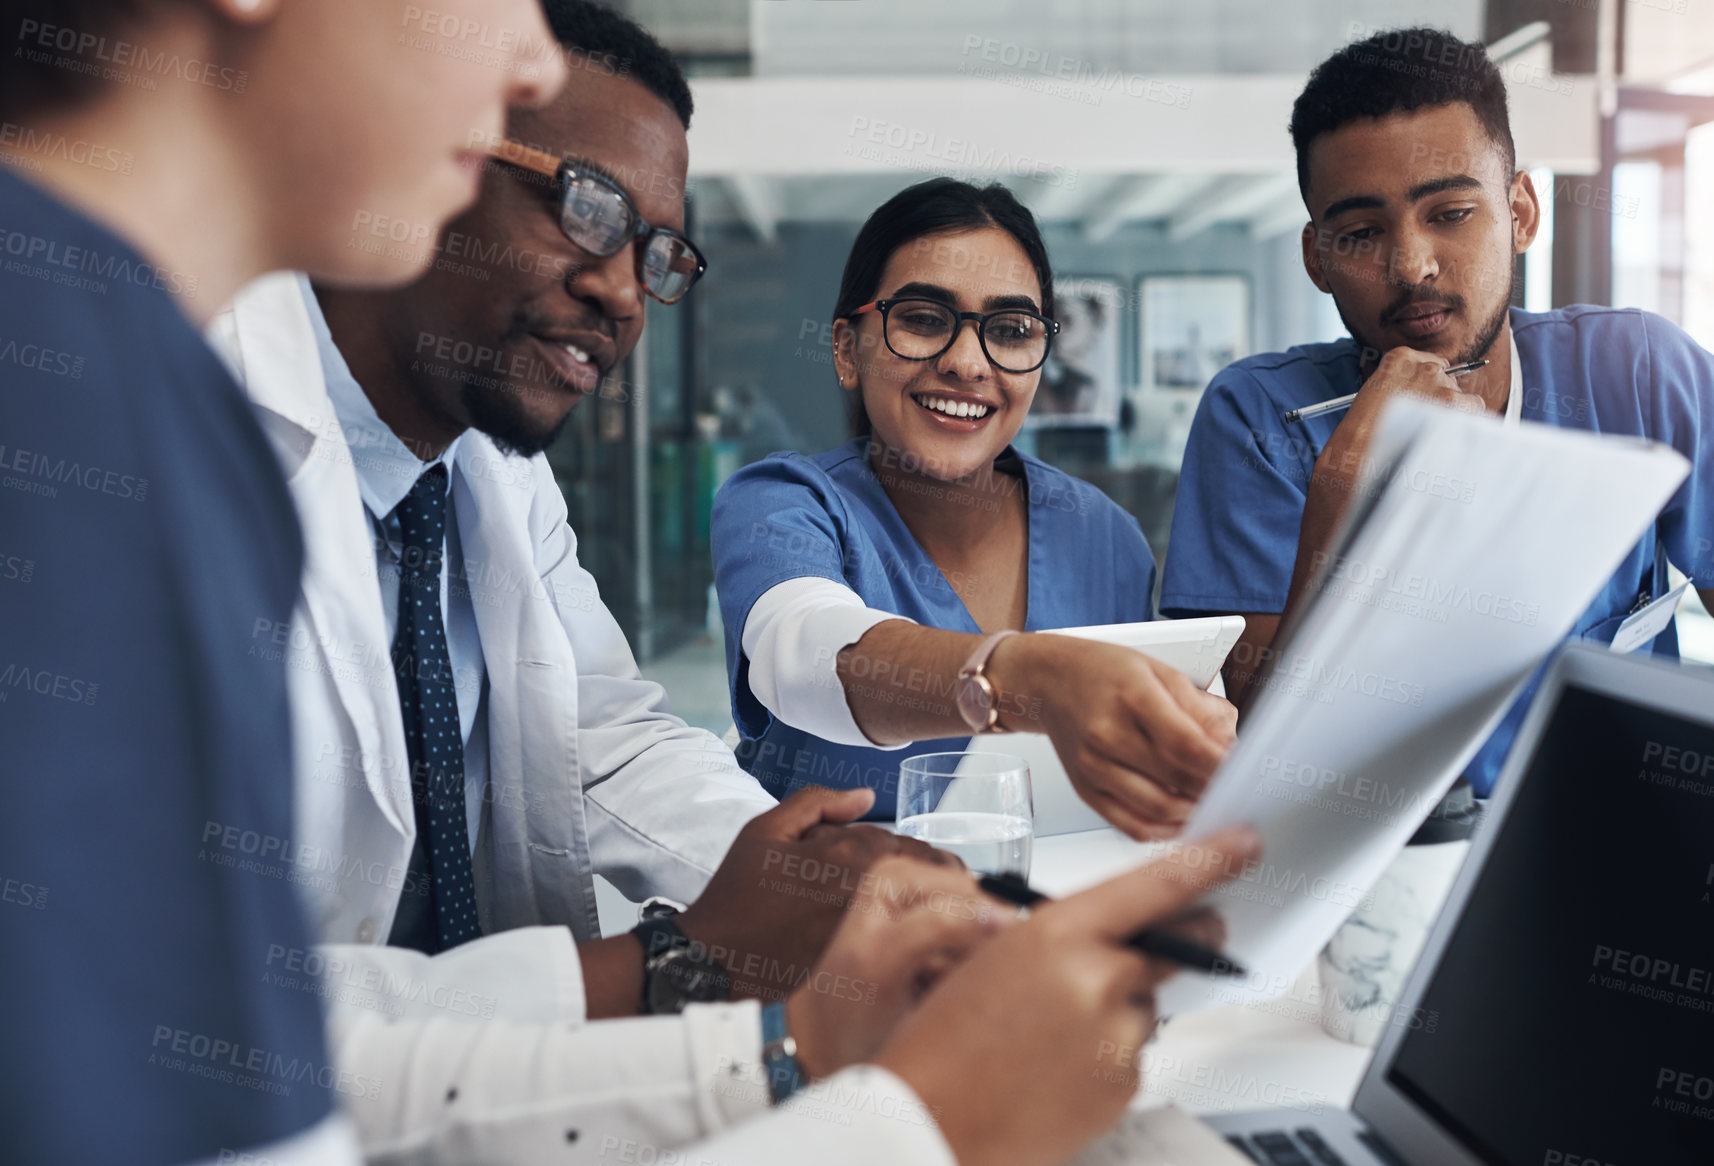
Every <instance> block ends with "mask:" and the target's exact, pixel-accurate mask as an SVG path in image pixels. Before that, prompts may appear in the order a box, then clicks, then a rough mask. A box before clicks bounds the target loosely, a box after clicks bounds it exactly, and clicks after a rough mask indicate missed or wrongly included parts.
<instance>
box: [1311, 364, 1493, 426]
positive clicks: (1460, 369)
mask: <svg viewBox="0 0 1714 1166" xmlns="http://www.w3.org/2000/svg"><path fill="white" fill-rule="evenodd" d="M1487 364H1488V362H1487V361H1486V360H1472V361H1470V362H1469V363H1468V364H1455V365H1453V366H1452V367H1451V368H1448V369H1446V370H1445V373H1446V375H1447V376H1449V377H1461V376H1463V375H1465V374H1466V373H1472V372H1475V371H1476V370H1477V369H1479V368H1484V367H1486V366H1487ZM1356 400H1357V394H1356V393H1347V394H1346V395H1345V396H1343V397H1334V398H1333V399H1332V400H1331V401H1321V402H1319V403H1317V404H1314V405H1305V406H1304V407H1303V408H1301V409H1288V410H1286V415H1285V419H1286V424H1288V425H1295V424H1297V423H1298V422H1301V421H1307V420H1308V419H1309V418H1311V417H1319V416H1321V415H1322V414H1323V413H1332V412H1334V411H1336V410H1339V409H1349V408H1350V407H1351V405H1352V403H1353V402H1354V401H1356Z"/></svg>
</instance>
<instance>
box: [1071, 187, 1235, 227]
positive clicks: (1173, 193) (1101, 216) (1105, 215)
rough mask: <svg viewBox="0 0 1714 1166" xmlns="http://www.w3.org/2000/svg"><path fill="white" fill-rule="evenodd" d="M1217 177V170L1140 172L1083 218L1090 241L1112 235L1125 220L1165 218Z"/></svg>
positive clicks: (1203, 189) (1127, 221) (1126, 221)
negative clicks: (1091, 213)
mask: <svg viewBox="0 0 1714 1166" xmlns="http://www.w3.org/2000/svg"><path fill="white" fill-rule="evenodd" d="M1219 181H1220V176H1219V175H1217V174H1196V173H1174V174H1141V175H1137V176H1136V177H1134V178H1131V179H1129V180H1128V181H1127V182H1125V183H1124V184H1122V185H1121V186H1119V187H1118V188H1117V189H1115V190H1113V191H1112V192H1111V193H1110V194H1109V195H1108V196H1107V198H1106V199H1105V200H1103V201H1104V205H1101V206H1099V208H1098V209H1097V210H1096V211H1095V213H1094V214H1093V215H1091V216H1090V217H1088V218H1086V219H1084V220H1083V234H1084V237H1085V238H1087V239H1088V240H1089V241H1090V242H1091V243H1101V242H1105V241H1106V240H1108V239H1110V238H1112V237H1113V235H1114V234H1116V233H1117V232H1118V230H1119V228H1120V227H1122V226H1124V225H1125V224H1126V223H1134V222H1141V221H1145V220H1148V219H1159V218H1165V217H1166V216H1167V215H1170V214H1172V213H1173V212H1174V211H1176V210H1177V209H1178V208H1179V207H1181V206H1183V205H1184V204H1185V203H1186V202H1188V201H1190V200H1191V199H1192V198H1195V197H1196V196H1197V195H1199V194H1201V193H1202V192H1203V191H1206V190H1207V189H1208V188H1209V187H1211V186H1213V185H1215V184H1216V183H1217V182H1219Z"/></svg>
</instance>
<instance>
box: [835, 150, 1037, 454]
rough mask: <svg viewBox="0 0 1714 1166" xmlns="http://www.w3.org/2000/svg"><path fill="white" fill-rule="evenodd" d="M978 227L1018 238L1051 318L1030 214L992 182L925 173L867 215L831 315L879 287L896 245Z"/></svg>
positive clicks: (861, 415)
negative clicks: (976, 183) (924, 179)
mask: <svg viewBox="0 0 1714 1166" xmlns="http://www.w3.org/2000/svg"><path fill="white" fill-rule="evenodd" d="M983 227H999V228H1000V229H1001V230H1002V231H1005V232H1006V233H1007V234H1009V235H1011V236H1012V238H1014V239H1016V240H1017V241H1018V246H1020V247H1022V248H1023V249H1024V254H1025V255H1027V256H1029V260H1030V265H1031V266H1032V267H1033V268H1035V273H1036V280H1037V282H1038V283H1040V284H1041V310H1042V315H1044V316H1046V317H1047V318H1048V319H1050V320H1051V319H1053V268H1052V267H1051V266H1050V265H1049V264H1048V259H1047V245H1046V244H1044V243H1043V242H1042V238H1041V231H1040V230H1039V229H1038V228H1037V227H1036V220H1035V216H1034V215H1032V214H1030V212H1029V208H1028V207H1026V206H1024V204H1023V203H1021V202H1019V201H1018V200H1017V198H1016V196H1014V195H1013V194H1012V192H1011V191H1009V190H1007V189H1006V188H1005V187H1004V186H1001V185H1000V184H999V183H997V182H996V183H992V184H990V185H988V186H983V187H976V186H972V185H971V184H970V183H968V182H960V181H958V180H957V179H956V178H930V179H929V180H928V181H927V182H919V183H917V184H916V185H915V186H912V187H907V188H906V189H904V190H901V191H899V193H897V194H895V195H894V196H893V197H892V198H889V199H888V200H887V201H886V202H884V203H882V204H881V205H880V207H879V208H877V209H876V211H875V213H874V214H872V215H870V216H869V221H868V222H866V223H864V224H863V229H862V230H860V231H858V232H857V239H856V241H855V242H854V243H852V244H851V254H850V256H848V257H847V258H846V260H845V274H844V275H842V276H841V277H840V279H839V298H838V299H837V300H836V301H834V304H833V318H834V319H835V320H842V319H844V318H846V317H847V316H849V315H850V314H851V313H852V312H854V311H855V310H856V309H858V308H860V307H862V306H863V305H864V304H866V303H868V302H869V301H870V300H872V299H874V298H875V293H876V292H877V291H878V290H879V289H880V286H881V273H882V272H883V271H885V270H886V268H887V262H888V260H890V259H892V257H893V256H894V255H895V254H897V253H898V250H899V248H900V247H903V246H905V245H906V244H907V243H914V242H915V241H916V240H918V239H924V238H927V237H928V236H930V235H946V234H957V233H959V232H963V231H975V230H980V229H982V228H983ZM852 397H853V399H854V400H855V401H856V411H855V413H854V414H853V416H852V419H851V427H852V431H853V432H854V433H855V434H856V435H857V436H859V437H867V436H868V435H869V432H870V427H869V414H868V411H867V410H865V409H864V408H863V394H862V393H861V392H857V393H853V394H852Z"/></svg>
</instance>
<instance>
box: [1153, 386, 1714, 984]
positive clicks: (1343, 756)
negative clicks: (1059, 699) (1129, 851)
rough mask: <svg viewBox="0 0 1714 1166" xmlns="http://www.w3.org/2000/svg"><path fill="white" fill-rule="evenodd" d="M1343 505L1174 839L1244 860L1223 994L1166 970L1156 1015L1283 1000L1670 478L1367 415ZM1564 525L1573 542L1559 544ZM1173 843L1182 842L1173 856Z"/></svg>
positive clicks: (1676, 460)
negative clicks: (1239, 833)
mask: <svg viewBox="0 0 1714 1166" xmlns="http://www.w3.org/2000/svg"><path fill="white" fill-rule="evenodd" d="M1365 471H1366V472H1365V473H1364V474H1363V475H1362V476H1361V477H1360V478H1359V483H1358V487H1357V488H1358V490H1359V491H1360V492H1361V493H1360V496H1359V497H1357V498H1355V499H1353V502H1352V505H1351V506H1350V507H1349V508H1348V510H1347V512H1346V516H1345V518H1344V520H1343V522H1342V524H1341V527H1340V530H1339V533H1338V534H1337V536H1336V537H1335V538H1334V540H1333V543H1332V548H1333V549H1332V551H1331V553H1329V555H1328V556H1327V558H1326V560H1325V561H1324V562H1322V563H1321V564H1320V565H1319V568H1318V573H1317V578H1316V580H1315V584H1314V592H1313V597H1312V598H1311V600H1310V602H1309V603H1308V605H1307V606H1306V607H1305V609H1304V611H1303V613H1302V617H1301V619H1299V620H1298V621H1297V623H1296V626H1295V627H1294V628H1293V629H1291V630H1290V631H1289V633H1288V635H1287V637H1286V638H1285V639H1283V640H1282V641H1279V642H1277V643H1276V645H1275V648H1274V650H1273V659H1272V660H1271V665H1272V668H1271V671H1270V672H1269V674H1268V675H1267V676H1265V677H1264V678H1263V679H1262V680H1261V681H1259V682H1258V683H1259V685H1260V686H1261V688H1262V692H1261V694H1260V696H1259V697H1258V698H1257V700H1256V703H1255V705H1254V706H1253V709H1252V711H1251V715H1250V718H1249V720H1248V721H1247V723H1246V724H1245V726H1244V729H1243V731H1242V732H1241V733H1240V735H1239V738H1238V743H1237V745H1236V746H1235V747H1234V748H1233V750H1232V752H1231V753H1230V754H1228V756H1227V758H1226V760H1225V762H1224V763H1223V764H1222V765H1221V767H1220V769H1219V771H1218V772H1217V773H1216V774H1215V777H1214V779H1213V781H1212V782H1211V783H1210V785H1209V788H1208V790H1207V792H1206V793H1205V794H1204V795H1203V798H1202V801H1201V803H1200V804H1199V805H1198V807H1197V810H1196V812H1195V814H1194V815H1193V816H1192V818H1191V820H1190V822H1189V824H1188V825H1187V827H1186V830H1185V836H1186V837H1189V838H1196V837H1200V836H1202V835H1205V834H1208V833H1210V832H1212V831H1214V830H1217V829H1219V828H1220V827H1222V826H1226V825H1232V824H1237V823H1245V824H1248V825H1251V826H1254V827H1255V828H1256V829H1257V830H1258V831H1260V833H1261V835H1262V837H1263V840H1264V844H1265V845H1264V857H1263V858H1262V860H1261V861H1260V862H1258V863H1256V864H1254V865H1253V867H1252V869H1249V870H1245V871H1242V872H1239V873H1238V877H1237V878H1236V880H1235V881H1234V882H1232V883H1230V884H1229V885H1227V886H1226V887H1224V888H1223V889H1222V890H1221V891H1219V892H1216V893H1215V894H1213V895H1211V896H1210V897H1209V899H1208V900H1207V901H1208V902H1209V903H1210V904H1212V905H1214V906H1216V907H1217V909H1218V910H1219V911H1220V913H1221V914H1222V915H1223V916H1224V917H1225V919H1226V925H1227V940H1226V944H1225V950H1227V951H1228V952H1230V953H1231V955H1232V956H1233V958H1235V959H1237V960H1238V961H1240V962H1241V963H1243V964H1244V965H1246V966H1247V967H1249V968H1251V969H1252V975H1251V977H1250V978H1249V979H1248V980H1246V981H1244V982H1243V983H1240V984H1234V983H1233V982H1232V981H1221V982H1214V981H1210V980H1207V979H1203V978H1200V977H1195V976H1181V977H1179V978H1178V979H1176V980H1174V981H1172V982H1171V983H1169V984H1167V985H1165V986H1164V987H1163V988H1162V991H1161V994H1160V1004H1161V1010H1162V1012H1163V1013H1171V1012H1183V1011H1188V1010H1191V1009H1194V1008H1199V1007H1205V1006H1207V1005H1210V1004H1215V1003H1221V1002H1228V1001H1238V1000H1247V999H1262V998H1266V997H1269V996H1273V995H1277V994H1279V993H1280V992H1282V991H1284V990H1285V989H1286V988H1287V987H1288V986H1289V985H1290V983H1291V981H1292V979H1293V978H1294V977H1295V976H1296V974H1297V972H1298V971H1299V970H1300V969H1301V968H1302V967H1303V966H1304V965H1305V964H1307V963H1308V962H1309V960H1310V959H1311V958H1312V957H1313V956H1314V954H1315V952H1316V951H1318V950H1319V949H1320V948H1321V947H1322V945H1324V944H1325V943H1326V942H1327V940H1328V938H1329V937H1330V936H1331V935H1332V934H1333V932H1334V931H1335V930H1336V929H1337V928H1338V926H1339V924H1340V921H1341V920H1343V919H1344V917H1345V916H1346V914H1348V913H1349V911H1350V910H1351V909H1352V908H1353V907H1355V906H1356V905H1357V904H1358V903H1359V902H1361V901H1362V899H1363V897H1364V896H1365V895H1366V894H1368V891H1369V888H1370V887H1371V886H1372V884H1373V883H1374V881H1375V879H1376V878H1377V877H1378V876H1379V875H1380V873H1381V871H1382V870H1383V869H1384V868H1385V866H1386V864H1387V863H1388V862H1389V861H1390V860H1391V859H1392V857H1393V856H1394V855H1395V854H1396V853H1397V852H1398V850H1399V849H1400V848H1401V847H1402V846H1403V845H1404V843H1405V840H1406V839H1407V838H1409V837H1410V835H1411V833H1412V832H1413V831H1414V830H1415V829H1416V827H1417V825H1418V824H1419V823H1420V822H1421V821H1422V819H1423V818H1424V817H1425V816H1426V815H1427V814H1428V812H1429V811H1430V810H1431V809H1432V808H1433V807H1434V805H1435V803H1436V802H1437V801H1438V800H1439V798H1440V796H1441V795H1442V794H1443V793H1444V792H1445V790H1446V788H1447V787H1448V786H1449V785H1450V784H1451V782H1452V781H1453V779H1455V778H1456V777H1457V776H1458V774H1459V772H1460V771H1461V770H1462V768H1463V767H1464V766H1465V764H1467V763H1468V762H1469V760H1470V759H1471V757H1472V756H1473V755H1474V754H1475V752H1476V751H1477V749H1478V748H1479V747H1480V746H1481V743H1482V741H1483V740H1484V739H1485V738H1486V737H1487V735H1488V733H1489V732H1490V731H1491V730H1492V729H1493V727H1494V726H1495V725H1496V724H1497V723H1498V721H1499V720H1500V719H1501V717H1502V716H1503V715H1504V714H1505V711H1506V709H1507V708H1508V706H1509V705H1510V703H1511V701H1512V699H1513V697H1514V696H1515V694H1516V693H1517V692H1518V691H1519V690H1520V689H1521V688H1522V686H1523V685H1524V684H1525V682H1526V681H1527V680H1528V679H1529V677H1530V676H1531V675H1532V674H1533V673H1534V672H1535V670H1536V668H1537V667H1538V666H1539V665H1540V663H1541V661H1542V660H1543V659H1544V658H1545V657H1546V656H1547V655H1548V654H1549V653H1550V652H1551V651H1553V649H1554V648H1555V647H1556V646H1557V645H1558V644H1559V642H1560V641H1561V640H1562V639H1564V637H1565V635H1566V634H1567V633H1568V632H1569V631H1570V630H1571V628H1572V626H1573V624H1574V623H1575V621H1576V619H1577V617H1578V615H1579V614H1580V613H1581V612H1583V610H1584V609H1585V608H1586V607H1587V605H1588V604H1589V601H1590V600H1591V598H1592V597H1593V596H1594V595H1595V593H1596V592H1597V591H1598V590H1599V588H1600V587H1601V585H1602V584H1603V583H1604V582H1605V581H1606V579H1607V578H1608V577H1609V576H1610V574H1611V573H1612V571H1613V569H1614V568H1615V567H1616V566H1617V565H1618V563H1619V562H1620V561H1621V559H1622V558H1623V556H1624V554H1625V552H1626V551H1627V550H1629V549H1630V548H1631V547H1632V546H1634V545H1635V544H1636V541H1637V538H1638V537H1639V536H1640V535H1641V534H1642V532H1643V531H1644V530H1645V529H1646V528H1647V527H1648V524H1649V522H1650V520H1651V519H1652V518H1653V517H1654V516H1655V514H1657V513H1658V512H1659V510H1660V508H1661V506H1662V505H1663V504H1664V503H1665V502H1666V501H1667V499H1668V498H1669V497H1670V496H1671V494H1672V492H1673V490H1674V489H1676V488H1677V486H1678V484H1679V483H1680V482H1681V481H1683V479H1684V477H1685V475H1686V474H1687V473H1688V463H1686V462H1685V460H1684V458H1683V457H1681V456H1680V455H1679V454H1678V453H1676V452H1674V451H1673V450H1671V449H1669V448H1667V447H1665V446H1662V445H1657V444H1654V443H1650V442H1645V441H1641V440H1637V439H1633V438H1614V437H1602V436H1598V435H1594V434H1588V433H1582V432H1573V431H1568V430H1560V429H1555V428H1553V427H1550V426H1545V425H1525V426H1522V427H1520V428H1516V429H1513V428H1507V427H1503V426H1500V425H1497V424H1494V423H1493V422H1492V420H1491V419H1489V418H1485V417H1477V416H1471V415H1468V414H1462V413H1458V412H1455V411H1452V410H1448V409H1443V408H1438V407H1435V406H1433V405H1428V404H1425V403H1422V402H1418V401H1413V400H1408V399H1400V400H1397V401H1393V402H1391V403H1389V404H1388V406H1387V409H1386V412H1385V413H1384V414H1383V415H1382V418H1381V421H1380V427H1379V429H1378V431H1377V433H1376V435H1375V439H1374V442H1373V444H1372V446H1371V448H1370V455H1369V459H1368V461H1367V462H1366V464H1365ZM1568 529H1575V530H1576V531H1577V535H1578V537H1577V538H1576V539H1570V540H1568V539H1566V538H1564V537H1563V532H1564V531H1566V530H1568ZM1190 849H1194V844H1193V845H1192V847H1191V848H1190Z"/></svg>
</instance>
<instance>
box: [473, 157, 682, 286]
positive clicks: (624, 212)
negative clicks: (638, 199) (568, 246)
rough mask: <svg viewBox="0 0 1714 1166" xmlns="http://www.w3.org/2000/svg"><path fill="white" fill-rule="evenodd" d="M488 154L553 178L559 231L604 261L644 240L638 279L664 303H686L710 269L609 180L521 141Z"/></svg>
mask: <svg viewBox="0 0 1714 1166" xmlns="http://www.w3.org/2000/svg"><path fill="white" fill-rule="evenodd" d="M488 153H489V154H490V155H492V156H493V157H495V158H498V159H499V160H500V161H502V162H507V163H510V164H511V165H513V166H517V167H518V168H520V169H522V170H528V171H530V172H531V173H534V174H540V175H543V176H545V177H548V178H552V179H553V180H554V181H555V183H556V184H557V185H558V187H559V229H560V230H561V231H564V232H565V237H566V238H567V239H570V240H571V241H572V242H573V243H576V244H577V245H578V246H579V247H581V248H583V250H585V251H587V252H589V253H590V254H591V255H596V256H599V257H600V258H602V259H605V258H607V257H608V256H609V255H617V254H618V253H619V252H620V251H621V250H622V249H623V248H624V246H625V244H627V243H629V242H630V241H631V240H632V239H641V240H642V241H643V242H642V246H640V247H639V248H638V249H637V278H638V280H639V281H641V283H642V285H643V290H644V291H646V292H648V293H649V294H650V295H651V296H653V297H654V298H655V299H657V300H659V301H660V302H661V303H663V304H676V303H678V302H679V301H680V300H682V299H684V297H685V293H686V292H688V291H690V289H691V288H692V287H694V286H696V281H697V280H699V279H701V278H702V273H703V272H705V271H707V270H708V261H707V260H706V259H704V258H703V257H702V252H701V251H698V250H697V249H696V244H695V243H692V242H691V241H690V240H689V239H688V238H686V237H685V236H684V235H683V234H682V233H681V232H679V231H675V230H673V229H672V228H671V227H656V226H653V225H651V224H650V223H649V222H648V221H647V220H645V219H644V218H643V216H642V215H641V214H640V213H638V211H637V206H636V204H635V203H633V202H632V201H631V196H630V195H628V194H626V193H625V189H624V188H623V187H622V186H620V185H619V184H618V183H617V182H614V181H613V180H612V179H611V178H609V177H607V175H605V174H601V173H599V172H597V171H594V170H590V169H589V168H587V167H580V166H578V164H577V163H576V162H573V161H572V160H571V159H569V158H560V157H556V156H555V155H553V154H549V153H547V152H545V151H542V150H537V149H533V148H532V147H530V146H526V145H524V144H523V143H521V142H512V141H501V142H498V143H496V144H495V145H494V146H493V147H491V148H490V149H489V151H488Z"/></svg>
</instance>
